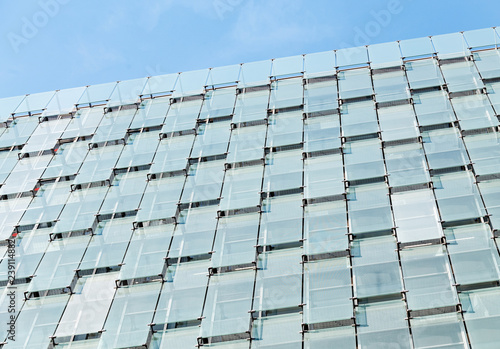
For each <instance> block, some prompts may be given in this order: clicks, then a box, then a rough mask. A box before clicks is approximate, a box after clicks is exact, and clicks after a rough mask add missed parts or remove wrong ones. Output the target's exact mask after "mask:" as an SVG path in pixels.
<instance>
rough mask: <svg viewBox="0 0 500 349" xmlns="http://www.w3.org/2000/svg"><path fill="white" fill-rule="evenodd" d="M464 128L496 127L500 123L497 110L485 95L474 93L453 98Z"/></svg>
mask: <svg viewBox="0 0 500 349" xmlns="http://www.w3.org/2000/svg"><path fill="white" fill-rule="evenodd" d="M452 104H453V107H454V109H455V113H456V114H457V118H458V120H460V127H461V129H462V130H475V129H479V128H486V127H492V128H493V127H495V126H498V125H499V122H498V119H497V117H496V116H495V111H494V110H493V108H492V107H491V105H490V101H489V100H488V97H487V96H485V95H473V96H465V97H458V98H453V99H452Z"/></svg>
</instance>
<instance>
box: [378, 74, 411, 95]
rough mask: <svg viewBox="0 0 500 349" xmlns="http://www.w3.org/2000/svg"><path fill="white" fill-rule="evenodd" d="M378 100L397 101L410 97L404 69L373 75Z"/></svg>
mask: <svg viewBox="0 0 500 349" xmlns="http://www.w3.org/2000/svg"><path fill="white" fill-rule="evenodd" d="M372 78H373V88H374V89H375V98H376V100H377V102H388V101H396V100H401V99H407V98H409V97H410V92H409V90H408V81H407V80H406V75H405V73H404V71H403V70H399V71H393V72H388V73H383V74H374V75H373V77H372Z"/></svg>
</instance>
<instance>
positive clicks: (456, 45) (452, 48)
mask: <svg viewBox="0 0 500 349" xmlns="http://www.w3.org/2000/svg"><path fill="white" fill-rule="evenodd" d="M431 40H432V43H433V44H434V47H435V48H436V52H437V54H438V56H439V58H440V59H447V58H454V57H463V56H466V55H468V54H469V50H468V48H467V46H468V45H467V43H466V42H465V40H464V37H463V35H462V33H453V34H444V35H436V36H433V37H431Z"/></svg>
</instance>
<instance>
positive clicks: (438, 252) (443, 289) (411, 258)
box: [400, 245, 458, 310]
mask: <svg viewBox="0 0 500 349" xmlns="http://www.w3.org/2000/svg"><path fill="white" fill-rule="evenodd" d="M400 254H401V267H402V268H403V275H404V281H405V287H406V289H407V290H408V292H407V293H406V297H407V300H408V308H409V309H411V310H419V309H432V308H439V307H445V306H453V305H456V304H458V295H457V293H456V290H455V287H454V286H452V285H453V284H454V279H453V275H452V271H451V266H450V262H449V260H448V254H447V252H446V249H445V248H444V247H443V246H442V245H437V246H425V247H417V248H411V249H404V250H402V251H401V252H400Z"/></svg>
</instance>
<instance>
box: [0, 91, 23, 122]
mask: <svg viewBox="0 0 500 349" xmlns="http://www.w3.org/2000/svg"><path fill="white" fill-rule="evenodd" d="M25 97H26V96H16V97H9V98H2V99H0V122H4V121H7V119H9V118H10V117H11V116H12V114H14V112H15V110H16V109H17V107H18V106H19V104H21V102H22V101H23V100H24V98H25Z"/></svg>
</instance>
